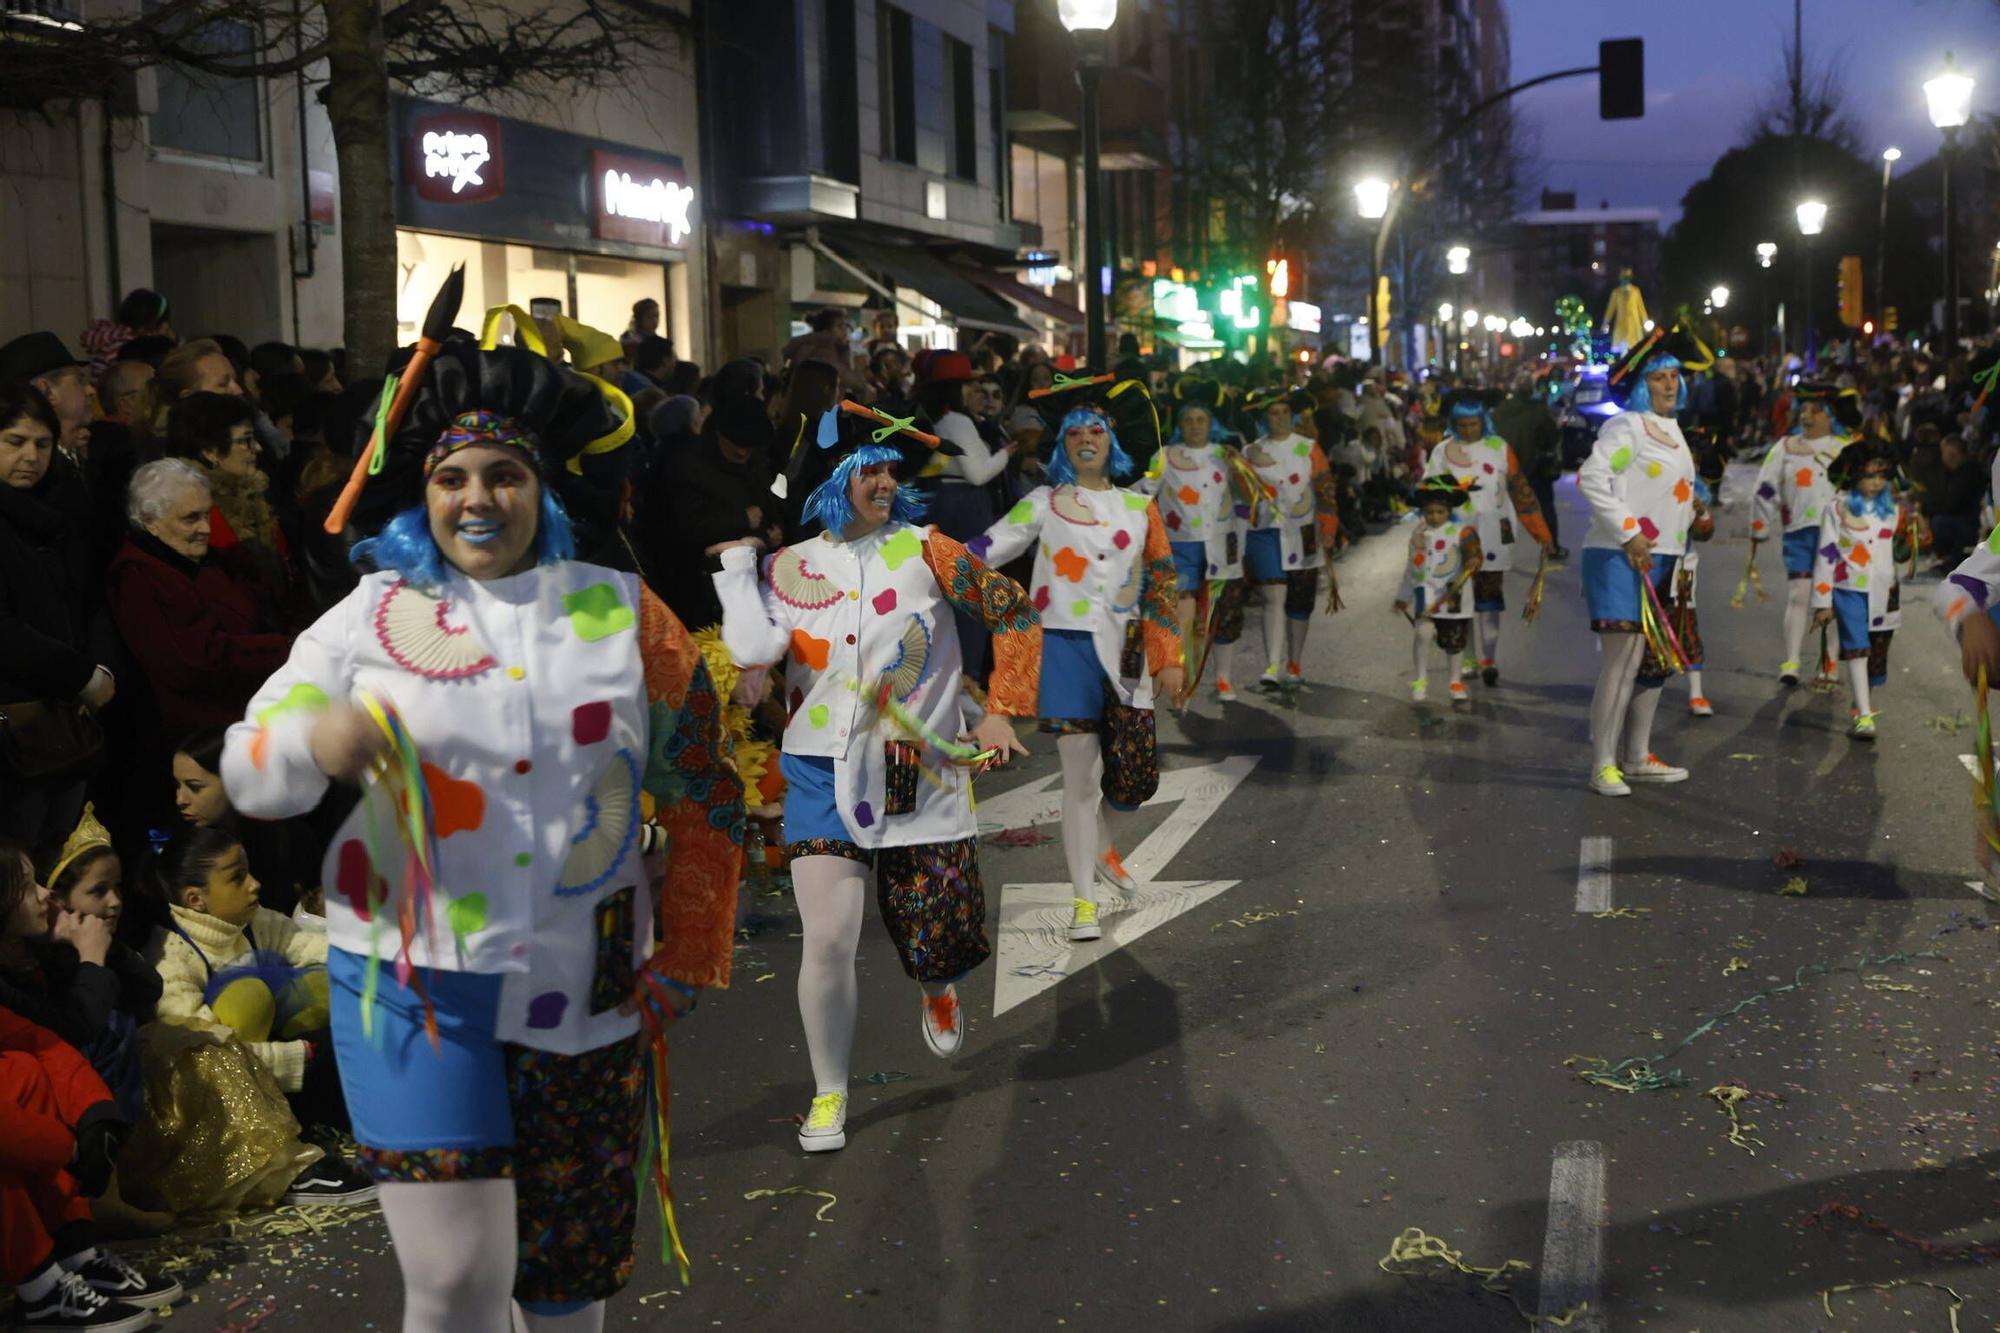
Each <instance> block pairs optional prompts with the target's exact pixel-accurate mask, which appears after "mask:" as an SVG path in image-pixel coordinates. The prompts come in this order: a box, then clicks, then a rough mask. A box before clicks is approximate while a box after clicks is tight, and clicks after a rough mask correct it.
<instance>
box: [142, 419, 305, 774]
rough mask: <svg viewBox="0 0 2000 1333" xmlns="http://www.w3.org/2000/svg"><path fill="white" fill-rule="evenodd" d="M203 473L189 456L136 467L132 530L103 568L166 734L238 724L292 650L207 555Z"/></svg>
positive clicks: (207, 501) (244, 592)
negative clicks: (106, 569)
mask: <svg viewBox="0 0 2000 1333" xmlns="http://www.w3.org/2000/svg"><path fill="white" fill-rule="evenodd" d="M212 504H213V499H212V497H211V495H210V490H209V482H208V477H207V476H206V474H204V473H203V472H202V470H201V469H200V468H198V467H196V466H195V465H194V464H192V463H189V462H187V461H186V460H184V459H178V458H167V459H162V460H160V461H159V462H155V463H148V464H146V465H145V466H143V467H141V468H140V469H139V470H138V471H136V472H134V473H133V474H132V484H131V487H130V489H129V490H128V491H127V494H126V506H125V512H126V517H127V518H129V519H130V520H131V524H132V530H131V531H130V532H129V533H128V534H127V535H126V540H125V544H124V545H123V546H122V547H120V548H119V550H118V554H117V555H115V556H113V557H112V559H111V568H110V571H109V573H108V575H107V579H108V582H109V585H110V598H111V615H112V618H113V620H115V621H116V622H117V625H118V632H119V634H120V636H121V637H123V639H124V640H125V646H126V648H127V649H129V650H130V651H131V654H132V656H133V658H134V659H135V660H136V661H137V662H138V664H139V666H140V668H141V670H142V671H143V672H144V674H145V677H146V680H147V683H148V684H149V685H150V686H151V687H152V692H153V698H154V700H155V702H156V703H157V704H158V705H159V710H160V722H161V725H162V727H163V728H164V730H165V732H166V735H167V736H169V737H177V736H184V735H186V734H187V733H189V732H191V731H194V730H196V729H198V728H201V727H213V726H223V725H227V724H228V723H230V722H235V721H239V720H241V719H242V716H243V708H244V705H245V704H247V703H249V701H250V696H251V695H252V694H254V693H255V692H256V690H257V687H258V686H259V685H261V684H263V683H264V680H265V678H266V677H267V676H269V675H270V674H271V673H272V672H273V671H275V670H277V669H278V667H280V666H282V665H283V664H284V661H285V657H286V654H287V653H288V652H289V651H290V649H291V640H290V638H289V637H288V636H286V635H284V634H277V633H271V632H268V631H267V629H266V627H265V626H263V625H261V624H259V623H258V619H257V610H256V603H255V602H254V601H253V600H252V598H251V596H250V593H249V592H248V591H247V590H245V589H244V588H243V587H241V586H240V585H239V584H237V583H236V581H235V580H234V579H232V578H231V577H230V576H229V575H228V574H227V573H225V572H224V571H223V570H222V569H221V568H220V567H219V566H217V565H214V564H212V563H210V561H209V559H208V540H209V521H210V518H209V516H210V508H211V506H212Z"/></svg>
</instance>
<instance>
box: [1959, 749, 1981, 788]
mask: <svg viewBox="0 0 2000 1333" xmlns="http://www.w3.org/2000/svg"><path fill="white" fill-rule="evenodd" d="M1958 762H1959V763H1961V764H1964V765H1965V771H1966V772H1968V773H1970V774H1972V780H1973V781H1974V782H1977V781H1979V760H1978V759H1976V758H1974V757H1973V756H1972V755H1969V754H1962V755H1960V756H1959V757H1958Z"/></svg>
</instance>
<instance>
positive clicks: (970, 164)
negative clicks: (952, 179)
mask: <svg viewBox="0 0 2000 1333" xmlns="http://www.w3.org/2000/svg"><path fill="white" fill-rule="evenodd" d="M944 79H945V100H946V102H947V104H948V105H949V106H950V107H951V138H950V140H949V143H950V147H951V151H950V157H949V158H948V161H949V164H950V170H951V174H952V175H954V176H956V177H958V178H959V179H960V180H968V181H970V180H978V179H979V111H978V97H977V95H976V94H977V89H976V88H975V86H974V84H973V76H972V44H971V43H970V42H961V41H959V40H958V38H956V37H946V38H945V39H944Z"/></svg>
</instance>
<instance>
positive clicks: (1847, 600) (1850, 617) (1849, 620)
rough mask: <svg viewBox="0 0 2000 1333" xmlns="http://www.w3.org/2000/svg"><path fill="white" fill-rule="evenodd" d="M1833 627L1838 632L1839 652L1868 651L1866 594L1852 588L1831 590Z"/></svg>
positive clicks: (1857, 652)
mask: <svg viewBox="0 0 2000 1333" xmlns="http://www.w3.org/2000/svg"><path fill="white" fill-rule="evenodd" d="M1833 626H1834V628H1835V629H1837V630H1839V631H1840V651H1841V653H1842V654H1843V655H1845V654H1848V653H1856V654H1859V653H1865V652H1867V651H1868V594H1867V593H1865V592H1861V591H1859V590H1857V589H1854V588H1835V589H1834V590H1833Z"/></svg>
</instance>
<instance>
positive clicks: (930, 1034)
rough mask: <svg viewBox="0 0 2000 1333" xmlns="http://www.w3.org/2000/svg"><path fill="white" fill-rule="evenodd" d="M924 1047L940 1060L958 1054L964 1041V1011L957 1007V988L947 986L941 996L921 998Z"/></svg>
mask: <svg viewBox="0 0 2000 1333" xmlns="http://www.w3.org/2000/svg"><path fill="white" fill-rule="evenodd" d="M923 1000H924V1005H923V1013H922V1020H923V1029H924V1045H926V1046H928V1047H930V1048H931V1054H932V1055H935V1056H937V1057H938V1058H939V1059H940V1060H949V1059H951V1057H952V1056H954V1055H957V1054H958V1048H959V1046H960V1045H961V1044H963V1042H964V1041H965V1010H963V1009H962V1008H960V1007H959V1003H958V987H956V986H947V987H945V992H944V994H942V995H926V996H924V997H923Z"/></svg>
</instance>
